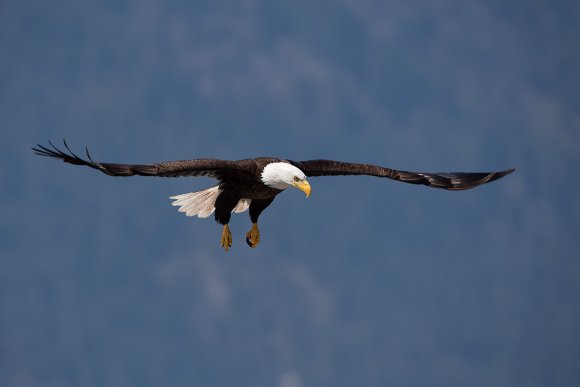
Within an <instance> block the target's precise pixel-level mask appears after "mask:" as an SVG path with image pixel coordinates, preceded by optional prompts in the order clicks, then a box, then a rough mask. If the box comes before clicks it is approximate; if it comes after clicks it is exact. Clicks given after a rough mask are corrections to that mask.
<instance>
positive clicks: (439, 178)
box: [32, 141, 514, 251]
mask: <svg viewBox="0 0 580 387" xmlns="http://www.w3.org/2000/svg"><path fill="white" fill-rule="evenodd" d="M63 142H64V146H65V148H66V149H67V151H68V153H66V152H63V151H61V150H60V149H58V148H57V147H55V146H54V145H53V144H52V143H51V142H50V141H49V144H50V146H51V147H52V149H50V148H47V147H44V146H42V145H40V144H37V146H36V147H32V150H33V151H34V153H36V154H37V155H40V156H48V157H53V158H56V159H61V160H63V161H64V162H67V163H70V164H75V165H86V166H87V167H91V168H94V169H96V170H99V171H101V172H103V173H105V174H107V175H109V176H133V175H139V176H161V177H181V176H190V177H197V176H207V177H210V178H214V179H216V180H217V181H218V184H217V185H214V186H213V187H210V188H207V189H204V190H202V191H197V192H190V193H185V194H181V195H176V196H171V197H170V199H173V200H174V201H173V203H172V204H173V206H177V207H179V212H185V215H187V216H194V215H195V216H198V217H200V218H207V217H209V216H210V215H211V214H212V213H215V215H214V216H215V220H216V221H217V222H218V223H219V224H221V225H222V226H223V229H222V236H221V246H222V248H223V249H224V250H225V251H228V250H229V249H230V247H231V246H232V234H231V232H230V229H229V227H228V223H229V222H230V218H231V214H232V212H236V213H239V212H243V211H246V210H249V213H250V220H251V221H252V228H251V229H250V231H248V233H247V234H246V242H247V243H248V245H249V246H250V247H256V246H258V244H259V243H260V231H259V229H258V217H259V216H260V214H261V213H262V211H264V210H265V209H266V208H267V207H268V206H269V205H270V204H272V202H273V201H274V199H275V198H276V196H277V195H278V194H279V193H280V192H282V191H284V190H285V189H286V188H292V187H295V188H298V189H299V190H301V191H303V192H304V193H305V194H306V197H308V196H310V191H311V187H310V184H309V182H308V181H307V180H306V178H307V177H313V176H337V175H368V176H376V177H386V178H389V179H393V180H398V181H402V182H405V183H411V184H422V185H426V186H428V187H433V188H441V189H446V190H464V189H469V188H474V187H477V186H479V185H482V184H486V183H489V182H491V181H494V180H497V179H499V178H502V177H504V176H506V175H508V174H510V173H512V172H513V171H514V169H506V170H504V171H500V172H484V173H464V172H453V173H425V172H407V171H398V170H395V169H390V168H385V167H381V166H378V165H371V164H358V163H346V162H342V161H333V160H308V161H292V160H287V159H279V158H274V157H258V158H254V159H244V160H237V161H230V160H218V159H209V158H204V159H193V160H179V161H167V162H162V163H156V164H116V163H101V162H97V161H93V159H92V157H91V155H90V154H89V151H88V148H86V149H85V153H86V155H87V158H86V159H83V158H81V157H79V156H77V155H76V154H74V153H73V152H72V151H71V150H70V148H69V147H68V145H67V143H66V141H63Z"/></svg>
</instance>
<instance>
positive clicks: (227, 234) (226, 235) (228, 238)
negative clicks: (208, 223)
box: [221, 224, 232, 251]
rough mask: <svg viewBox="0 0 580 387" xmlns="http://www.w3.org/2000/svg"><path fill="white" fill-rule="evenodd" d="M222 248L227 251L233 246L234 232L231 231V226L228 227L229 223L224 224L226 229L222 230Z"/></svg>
mask: <svg viewBox="0 0 580 387" xmlns="http://www.w3.org/2000/svg"><path fill="white" fill-rule="evenodd" d="M221 243H222V248H223V249H224V250H225V251H228V250H229V249H230V247H232V233H231V231H230V228H229V227H228V225H227V224H224V229H223V231H222V241H221Z"/></svg>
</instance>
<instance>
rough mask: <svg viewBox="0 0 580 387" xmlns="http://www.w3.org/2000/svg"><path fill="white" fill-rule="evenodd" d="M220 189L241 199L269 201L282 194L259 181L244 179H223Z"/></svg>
mask: <svg viewBox="0 0 580 387" xmlns="http://www.w3.org/2000/svg"><path fill="white" fill-rule="evenodd" d="M220 187H221V188H222V189H223V190H224V191H228V192H231V193H232V194H233V195H234V196H237V197H239V198H241V199H269V198H272V197H274V196H276V195H277V194H279V193H280V192H282V190H279V189H275V188H271V187H268V186H266V185H264V183H262V181H260V180H257V179H250V178H244V177H233V178H228V179H224V180H223V181H222V184H221V185H220Z"/></svg>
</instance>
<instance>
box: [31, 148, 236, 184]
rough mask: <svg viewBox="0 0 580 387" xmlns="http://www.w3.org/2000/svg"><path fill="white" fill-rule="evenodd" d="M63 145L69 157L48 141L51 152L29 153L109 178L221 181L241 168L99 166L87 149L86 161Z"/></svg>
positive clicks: (192, 163) (214, 163) (194, 163)
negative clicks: (207, 178)
mask: <svg viewBox="0 0 580 387" xmlns="http://www.w3.org/2000/svg"><path fill="white" fill-rule="evenodd" d="M63 143H64V146H65V148H66V149H67V151H68V153H67V152H63V151H62V150H60V149H58V148H57V147H55V146H54V145H53V144H52V143H51V142H50V141H49V144H50V146H51V147H52V149H50V148H48V147H45V146H42V145H40V144H37V146H36V147H33V148H32V150H33V151H34V153H36V154H37V155H40V156H47V157H53V158H56V159H60V160H62V161H64V162H66V163H70V164H74V165H85V166H87V167H91V168H93V169H96V170H99V171H101V172H103V173H105V174H107V175H110V176H134V175H139V176H161V177H180V176H193V177H197V176H207V177H213V178H220V177H222V176H223V175H225V174H227V173H229V172H234V171H240V170H241V167H240V166H239V165H238V164H237V163H236V162H234V161H228V160H218V159H207V158H205V159H194V160H179V161H167V162H162V163H156V164H117V163H102V162H98V161H94V160H93V159H92V157H91V155H90V153H89V150H88V148H86V149H85V153H86V155H87V159H83V158H81V157H79V156H77V155H76V154H75V153H74V152H73V151H71V150H70V148H69V147H68V144H67V143H66V141H64V140H63Z"/></svg>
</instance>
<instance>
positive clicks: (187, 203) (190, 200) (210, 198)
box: [170, 185, 252, 218]
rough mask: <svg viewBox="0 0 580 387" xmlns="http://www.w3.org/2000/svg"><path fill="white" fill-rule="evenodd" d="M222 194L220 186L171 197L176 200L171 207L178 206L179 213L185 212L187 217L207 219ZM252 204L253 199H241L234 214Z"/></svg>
mask: <svg viewBox="0 0 580 387" xmlns="http://www.w3.org/2000/svg"><path fill="white" fill-rule="evenodd" d="M221 192H222V190H221V189H220V187H219V185H215V186H213V187H210V188H208V189H204V190H203V191H197V192H189V193H185V194H181V195H175V196H171V197H170V199H175V201H174V202H173V203H171V205H172V206H176V207H177V206H178V207H179V210H178V211H179V212H185V215H187V216H198V217H200V218H207V217H208V216H210V215H211V214H213V212H214V211H215V201H216V199H217V197H218V196H219V194H220V193H221ZM251 202H252V200H251V199H241V200H240V201H239V202H238V204H237V205H236V207H235V208H234V210H233V211H232V212H236V213H240V212H244V211H246V210H247V209H248V207H250V203H251Z"/></svg>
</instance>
